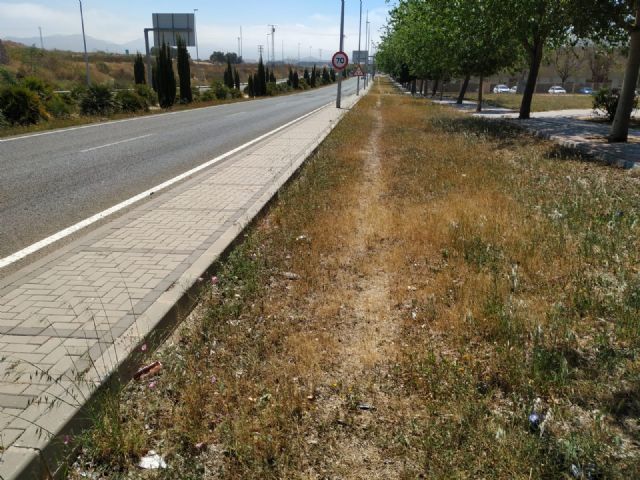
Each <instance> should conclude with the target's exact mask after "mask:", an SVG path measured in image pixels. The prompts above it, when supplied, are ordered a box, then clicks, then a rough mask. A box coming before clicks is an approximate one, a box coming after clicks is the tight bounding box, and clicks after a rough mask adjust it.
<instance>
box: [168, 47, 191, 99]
mask: <svg viewBox="0 0 640 480" xmlns="http://www.w3.org/2000/svg"><path fill="white" fill-rule="evenodd" d="M177 43H178V76H179V78H180V103H191V102H192V101H193V94H192V92H191V67H190V65H189V52H188V51H187V44H186V42H185V41H184V39H183V38H182V37H181V36H178V42H177ZM172 72H173V69H172Z"/></svg>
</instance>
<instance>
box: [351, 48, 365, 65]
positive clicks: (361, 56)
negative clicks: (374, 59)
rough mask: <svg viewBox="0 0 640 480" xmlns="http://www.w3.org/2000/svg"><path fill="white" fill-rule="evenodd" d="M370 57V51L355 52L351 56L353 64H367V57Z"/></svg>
mask: <svg viewBox="0 0 640 480" xmlns="http://www.w3.org/2000/svg"><path fill="white" fill-rule="evenodd" d="M368 56H369V51H368V50H354V51H353V55H352V56H351V62H352V63H367V57H368Z"/></svg>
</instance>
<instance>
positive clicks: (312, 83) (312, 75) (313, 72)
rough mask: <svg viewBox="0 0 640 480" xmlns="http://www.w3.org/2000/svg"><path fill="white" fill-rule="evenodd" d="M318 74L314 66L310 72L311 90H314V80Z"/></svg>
mask: <svg viewBox="0 0 640 480" xmlns="http://www.w3.org/2000/svg"><path fill="white" fill-rule="evenodd" d="M317 76H318V74H317V73H316V66H315V65H314V66H313V69H312V70H311V88H316V79H317Z"/></svg>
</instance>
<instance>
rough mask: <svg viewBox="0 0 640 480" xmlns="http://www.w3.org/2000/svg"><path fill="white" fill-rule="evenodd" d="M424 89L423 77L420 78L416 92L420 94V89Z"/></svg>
mask: <svg viewBox="0 0 640 480" xmlns="http://www.w3.org/2000/svg"><path fill="white" fill-rule="evenodd" d="M423 90H424V78H421V79H420V87H418V93H419V94H420V95H422V91H423Z"/></svg>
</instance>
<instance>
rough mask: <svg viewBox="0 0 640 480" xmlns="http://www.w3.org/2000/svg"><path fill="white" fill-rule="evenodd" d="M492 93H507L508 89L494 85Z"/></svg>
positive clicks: (504, 86)
mask: <svg viewBox="0 0 640 480" xmlns="http://www.w3.org/2000/svg"><path fill="white" fill-rule="evenodd" d="M493 93H509V87H507V86H506V85H502V84H501V85H496V86H495V87H493Z"/></svg>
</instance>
